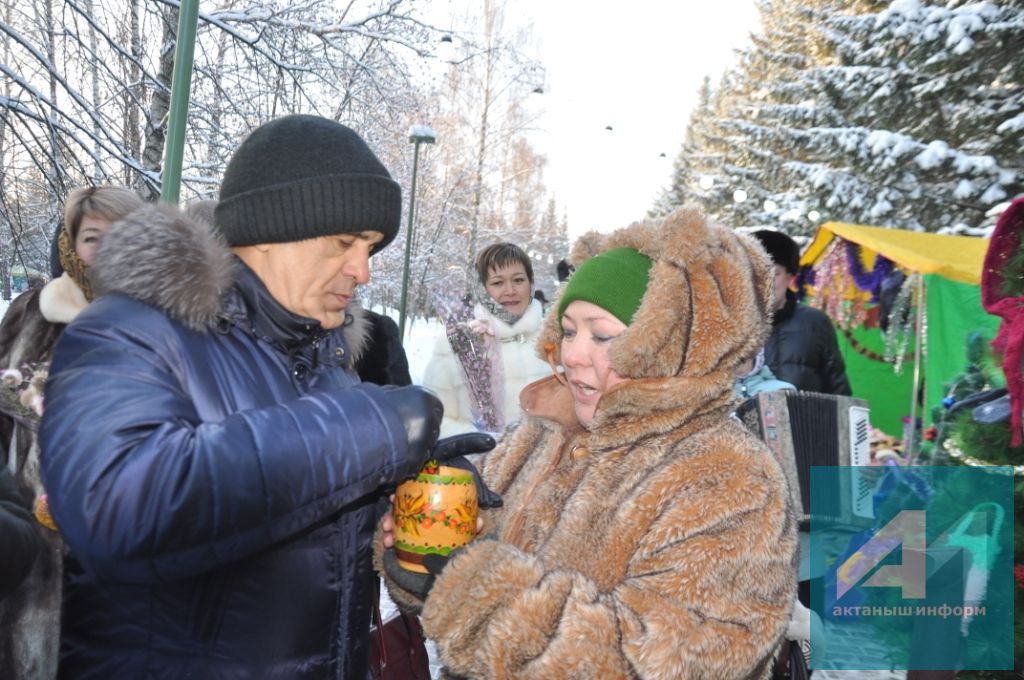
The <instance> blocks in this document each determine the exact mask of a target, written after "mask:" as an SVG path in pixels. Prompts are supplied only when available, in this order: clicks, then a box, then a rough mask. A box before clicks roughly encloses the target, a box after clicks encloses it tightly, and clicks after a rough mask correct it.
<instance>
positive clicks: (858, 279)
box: [846, 241, 893, 302]
mask: <svg viewBox="0 0 1024 680" xmlns="http://www.w3.org/2000/svg"><path fill="white" fill-rule="evenodd" d="M846 264H847V265H848V266H849V268H850V275H851V276H852V277H853V283H854V285H856V286H857V289H858V290H861V291H864V292H865V293H871V302H878V291H879V290H880V289H881V287H882V281H884V280H885V277H887V276H888V275H889V274H891V273H892V269H893V263H892V260H890V259H888V258H886V257H883V256H882V255H881V254H879V255H877V256H875V266H874V268H873V269H872V270H871V271H869V272H866V271H864V262H863V261H862V260H861V248H860V244H858V243H854V242H853V241H847V242H846Z"/></svg>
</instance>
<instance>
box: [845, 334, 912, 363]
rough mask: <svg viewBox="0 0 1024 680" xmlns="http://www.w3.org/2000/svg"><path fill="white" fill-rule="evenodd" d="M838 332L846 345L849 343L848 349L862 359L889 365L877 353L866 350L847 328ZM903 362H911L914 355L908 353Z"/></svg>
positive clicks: (883, 357)
mask: <svg viewBox="0 0 1024 680" xmlns="http://www.w3.org/2000/svg"><path fill="white" fill-rule="evenodd" d="M839 332H840V333H842V334H843V337H844V338H846V341H847V342H848V343H850V348H851V349H852V350H853V351H855V352H856V353H857V354H859V355H861V356H862V357H866V358H868V359H871V360H872V361H877V362H879V363H882V364H887V363H889V362H888V361H887V360H886V358H885V356H883V355H882V354H879V353H878V352H876V351H875V350H873V349H868V348H867V347H865V346H864V345H862V344H861V342H860V340H858V339H857V338H856V337H854V335H853V331H851V330H850V329H848V328H840V329H839ZM903 360H904V361H913V360H914V353H913V352H910V353H909V354H908V355H907V356H906V357H905V358H904V359H903Z"/></svg>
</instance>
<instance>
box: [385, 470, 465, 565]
mask: <svg viewBox="0 0 1024 680" xmlns="http://www.w3.org/2000/svg"><path fill="white" fill-rule="evenodd" d="M393 515H394V519H395V555H396V557H398V564H399V565H401V566H402V567H403V568H405V569H408V570H410V571H417V572H420V573H421V574H426V573H428V572H427V569H426V567H424V566H423V557H424V555H444V556H447V555H448V554H449V553H450V552H451V551H452V550H455V549H456V548H459V547H462V546H464V545H466V544H467V543H469V542H470V541H471V540H473V537H474V536H475V535H476V516H477V498H476V486H475V485H474V483H473V475H472V474H471V473H469V472H467V471H466V470H463V469H461V468H456V467H448V466H445V465H438V464H437V463H436V462H435V461H428V462H427V464H426V465H425V466H423V469H422V470H420V473H419V474H418V475H417V476H416V477H415V478H413V479H410V480H408V481H406V482H402V483H401V484H399V485H398V488H397V489H395V507H394V510H393Z"/></svg>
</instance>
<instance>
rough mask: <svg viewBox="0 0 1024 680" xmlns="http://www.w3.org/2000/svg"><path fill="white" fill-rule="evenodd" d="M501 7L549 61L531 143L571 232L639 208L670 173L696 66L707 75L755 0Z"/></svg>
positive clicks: (739, 35) (638, 213)
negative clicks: (543, 159)
mask: <svg viewBox="0 0 1024 680" xmlns="http://www.w3.org/2000/svg"><path fill="white" fill-rule="evenodd" d="M611 6H614V7H616V11H614V12H608V11H595V8H598V7H611ZM506 12H507V17H508V21H507V24H506V25H508V24H518V23H520V22H521V23H523V24H530V23H532V25H533V34H534V36H535V38H536V40H537V42H538V50H539V54H538V55H537V56H538V57H539V59H540V60H541V61H542V62H543V64H544V66H545V67H546V69H547V74H546V81H547V82H546V92H545V93H544V94H543V95H540V96H537V97H534V99H535V100H536V104H535V106H536V107H537V110H538V111H541V117H540V118H539V119H538V126H539V128H540V130H539V131H538V132H537V133H536V134H535V135H534V136H533V142H534V144H535V146H536V147H537V148H538V149H539V150H541V151H543V152H544V153H546V155H547V157H548V167H547V170H546V172H545V183H546V185H547V186H548V188H549V189H550V190H551V191H553V192H554V193H555V196H556V199H557V200H558V203H559V205H560V206H562V208H563V209H564V210H565V211H566V212H567V214H568V216H569V228H570V236H572V237H575V236H578V235H579V234H581V233H583V232H585V231H588V230H590V229H598V230H599V231H610V230H612V229H616V228H619V227H622V226H625V225H627V224H629V223H630V222H632V221H633V220H635V219H639V218H642V217H643V216H644V214H645V213H646V212H647V210H648V209H649V208H650V207H651V205H652V203H653V202H654V200H655V198H656V197H657V196H658V194H659V191H660V189H661V188H662V187H664V186H666V185H667V184H668V181H669V175H670V173H671V169H672V162H673V161H674V160H675V157H676V155H677V154H678V152H679V148H680V145H681V144H682V140H683V135H684V134H685V132H686V122H687V120H688V118H689V115H690V111H691V109H692V107H693V106H694V104H695V102H696V100H697V94H698V90H699V88H700V85H701V82H702V81H703V79H704V76H705V75H710V76H711V78H712V82H716V81H717V80H718V78H719V76H720V75H721V74H722V72H723V71H724V70H725V68H726V67H728V66H730V65H732V64H733V63H735V54H734V50H735V49H736V48H739V47H744V46H746V44H747V36H748V35H749V33H750V32H752V31H755V30H757V27H758V22H757V19H758V16H757V11H756V9H755V6H754V2H753V0H716V1H715V2H709V3H704V2H701V3H696V2H682V1H681V0H632V1H631V2H626V3H617V4H616V5H607V4H603V3H594V2H592V1H586V2H584V1H581V0H513V1H512V2H509V3H508V4H507V5H506ZM606 126H611V127H612V129H611V130H606V129H605V127H606ZM660 154H665V156H664V157H661V156H660Z"/></svg>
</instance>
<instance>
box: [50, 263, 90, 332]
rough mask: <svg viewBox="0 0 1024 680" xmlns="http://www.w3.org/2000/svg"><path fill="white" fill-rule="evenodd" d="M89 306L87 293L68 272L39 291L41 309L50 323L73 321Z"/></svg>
mask: <svg viewBox="0 0 1024 680" xmlns="http://www.w3.org/2000/svg"><path fill="white" fill-rule="evenodd" d="M88 306H89V301H88V300H86V299H85V293H83V292H82V289H81V288H79V287H78V284H76V283H75V282H74V281H73V280H72V278H71V277H70V276H68V275H67V272H65V273H63V274H61V275H60V276H58V277H57V278H55V279H54V280H53V281H50V282H49V283H48V284H46V285H45V286H44V287H43V289H42V290H41V291H39V311H40V312H42V314H43V318H44V319H46V320H47V321H49V322H50V323H64V324H67V323H71V322H72V321H73V320H74V318H75V317H76V316H78V314H79V313H80V312H81V311H82V310H83V309H85V308H86V307H88Z"/></svg>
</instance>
